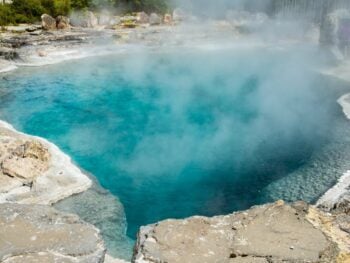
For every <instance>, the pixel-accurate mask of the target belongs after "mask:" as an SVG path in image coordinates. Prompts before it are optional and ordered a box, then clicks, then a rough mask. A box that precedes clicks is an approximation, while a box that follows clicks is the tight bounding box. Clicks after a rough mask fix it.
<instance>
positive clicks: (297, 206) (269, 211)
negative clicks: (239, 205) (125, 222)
mask: <svg viewBox="0 0 350 263" xmlns="http://www.w3.org/2000/svg"><path fill="white" fill-rule="evenodd" d="M349 204H350V203H347V205H346V206H343V207H338V208H337V209H336V211H333V213H326V212H324V211H321V210H319V209H317V208H315V207H312V206H309V205H307V204H306V203H303V202H296V203H294V204H291V205H288V204H284V203H283V202H282V201H279V202H276V203H274V204H268V205H263V206H256V207H253V208H251V209H249V210H247V211H244V212H238V213H233V214H231V215H227V216H217V217H213V218H206V217H192V218H189V219H185V220H166V221H163V222H160V223H157V224H154V225H150V226H146V227H142V228H141V230H140V232H139V234H138V240H137V244H136V246H135V253H134V259H133V260H134V262H137V263H145V262H157V263H160V262H167V263H175V262H179V263H180V262H181V263H182V262H191V263H196V262H198V263H206V262H208V263H209V262H220V263H224V262H242V263H243V262H247V263H264V262H265V263H271V262H291V263H292V262H298V263H301V262H305V263H306V262H350V236H349V234H350V205H349Z"/></svg>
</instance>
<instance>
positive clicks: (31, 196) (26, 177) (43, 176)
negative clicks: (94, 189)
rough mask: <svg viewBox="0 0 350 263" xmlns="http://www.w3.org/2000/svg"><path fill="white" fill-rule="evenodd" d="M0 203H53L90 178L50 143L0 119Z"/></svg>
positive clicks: (88, 182)
mask: <svg viewBox="0 0 350 263" xmlns="http://www.w3.org/2000/svg"><path fill="white" fill-rule="evenodd" d="M0 183H1V185H0V203H4V202H17V203H22V204H52V203H55V202H57V201H59V200H61V199H64V198H66V197H68V196H71V195H73V194H76V193H80V192H82V191H85V190H87V189H88V188H89V187H90V186H91V180H90V179H89V178H88V177H87V176H86V175H84V174H83V173H82V172H81V171H80V170H79V169H78V168H77V167H76V166H75V165H73V164H72V162H71V160H70V158H69V157H68V156H67V155H65V154H64V153H62V152H61V151H60V150H59V149H58V148H57V147H56V146H55V145H53V144H52V143H50V142H48V141H46V140H44V139H41V138H38V137H32V136H29V135H25V134H22V133H19V132H17V131H16V130H14V129H13V127H12V126H10V125H8V124H7V123H5V122H2V121H0Z"/></svg>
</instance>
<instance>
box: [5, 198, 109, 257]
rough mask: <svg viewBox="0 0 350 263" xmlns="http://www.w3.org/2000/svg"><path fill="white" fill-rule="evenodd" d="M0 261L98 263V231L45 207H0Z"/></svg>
mask: <svg viewBox="0 0 350 263" xmlns="http://www.w3.org/2000/svg"><path fill="white" fill-rule="evenodd" d="M0 237H1V239H0V262H3V263H21V262H27V263H34V262H47V263H51V262H52V263H54V262H66V263H102V262H103V261H104V256H105V247H104V244H103V241H102V239H101V237H100V234H99V230H98V229H97V228H95V227H94V226H92V225H89V224H87V223H85V222H83V221H82V220H80V219H79V217H78V216H76V215H72V214H66V213H62V212H58V211H57V210H55V209H53V208H51V207H49V206H41V205H20V204H13V203H6V204H0Z"/></svg>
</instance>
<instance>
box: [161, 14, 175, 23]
mask: <svg viewBox="0 0 350 263" xmlns="http://www.w3.org/2000/svg"><path fill="white" fill-rule="evenodd" d="M163 22H164V24H166V25H170V24H171V23H172V22H173V18H172V16H171V14H165V15H164V19H163Z"/></svg>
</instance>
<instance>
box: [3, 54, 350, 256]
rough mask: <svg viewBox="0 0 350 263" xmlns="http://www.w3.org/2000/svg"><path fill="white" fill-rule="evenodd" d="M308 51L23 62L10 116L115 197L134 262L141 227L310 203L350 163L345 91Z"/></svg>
mask: <svg viewBox="0 0 350 263" xmlns="http://www.w3.org/2000/svg"><path fill="white" fill-rule="evenodd" d="M303 52H305V51H300V50H295V51H290V50H288V51H286V50H283V49H281V50H276V49H266V48H265V49H259V48H256V49H249V48H246V49H244V48H236V49H232V50H231V49H229V50H228V49H227V48H226V49H210V50H205V52H204V51H203V50H202V49H195V48H193V49H186V50H181V51H179V50H176V51H175V50H174V51H172V50H167V51H154V50H142V52H137V50H134V51H133V52H129V53H128V52H126V53H124V54H116V55H113V56H105V57H95V58H86V59H82V60H78V61H70V62H64V63H61V64H56V65H50V66H45V67H38V68H21V69H19V70H18V71H16V72H13V73H9V74H7V75H3V76H2V79H1V82H0V96H1V97H0V99H1V108H0V112H1V118H2V119H4V120H6V121H8V122H10V123H12V124H13V125H14V126H15V127H16V128H17V129H19V130H22V131H24V132H26V133H30V134H34V135H38V136H42V137H45V138H47V139H49V140H51V141H52V142H54V143H56V144H57V145H58V146H59V147H60V148H61V149H63V150H64V151H65V152H67V153H68V154H70V155H71V156H72V158H73V160H74V161H75V162H76V163H77V164H78V165H79V166H80V167H82V168H83V169H84V170H86V171H87V172H89V173H91V174H93V175H94V176H95V177H96V178H97V181H98V182H99V183H100V184H101V185H102V186H103V187H104V188H106V189H108V190H109V191H110V192H111V193H112V194H113V195H114V196H116V197H117V199H108V200H114V201H115V202H119V201H120V203H121V204H122V207H123V208H124V211H121V212H120V213H119V214H118V215H116V216H123V217H124V212H125V216H126V222H127V225H128V227H127V230H126V235H127V238H125V239H119V240H115V238H113V234H112V233H103V234H104V235H105V238H106V240H107V245H108V244H109V248H110V250H111V252H110V253H112V254H113V255H115V256H119V257H123V258H128V257H130V255H131V242H130V239H134V238H135V235H136V231H137V230H138V228H139V227H140V226H141V225H145V224H149V223H154V222H156V221H159V220H162V219H166V218H184V217H188V216H192V215H207V216H212V215H218V214H226V213H230V212H232V211H236V210H241V209H246V208H248V207H250V206H252V205H255V204H261V203H265V202H269V201H273V200H276V199H279V198H283V199H285V200H289V201H291V200H297V199H303V200H306V201H311V202H312V201H315V200H316V199H317V198H318V197H319V196H320V195H322V194H323V193H324V192H325V191H326V190H327V188H329V187H330V186H332V184H334V182H335V181H336V179H337V178H338V177H339V176H340V175H341V174H342V173H343V172H345V170H346V169H349V168H350V167H349V165H347V162H346V160H347V159H348V158H349V157H350V155H349V153H350V147H349V144H350V133H349V131H350V129H349V128H350V127H349V125H348V123H347V122H346V120H345V118H344V116H343V114H342V112H341V109H340V107H339V106H338V105H337V103H336V99H337V98H338V97H339V96H340V95H342V94H343V93H344V92H343V91H342V88H341V87H340V86H341V85H340V84H339V88H335V87H334V86H337V87H338V84H337V85H335V82H332V81H329V80H327V79H326V78H324V77H321V76H320V75H319V74H317V73H315V72H313V71H312V70H310V69H311V68H313V67H314V66H315V65H317V63H319V62H316V61H312V60H308V59H307V58H306V57H305V55H304V53H303ZM305 54H310V53H309V51H306V52H305ZM342 92H343V93H342ZM73 198H74V197H73ZM118 200H119V201H118ZM101 205H102V204H101ZM104 205H106V204H104ZM107 206H108V204H107ZM121 209H122V208H121ZM89 211H90V214H91V213H93V212H91V210H87V212H86V211H85V214H82V217H83V218H84V219H86V220H88V221H89ZM75 212H78V213H79V211H75ZM90 216H91V215H90ZM94 217H95V219H94V220H95V221H96V220H97V221H98V219H96V217H98V215H96V214H95V215H94ZM112 221H113V220H112ZM112 221H111V222H112ZM111 222H109V224H110V223H111ZM113 222H114V221H113ZM115 222H119V221H118V220H116V221H115ZM104 223H106V222H99V223H98V224H99V225H103V224H104ZM116 231H117V230H116ZM120 231H122V232H123V233H122V234H123V235H124V231H125V230H120ZM107 232H108V231H107ZM109 232H111V231H109ZM112 232H113V231H112ZM113 239H114V240H113ZM126 240H128V241H126ZM125 242H126V243H127V244H126V243H125ZM117 247H119V248H120V247H123V248H125V247H126V249H123V250H122V249H119V250H118V249H117Z"/></svg>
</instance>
